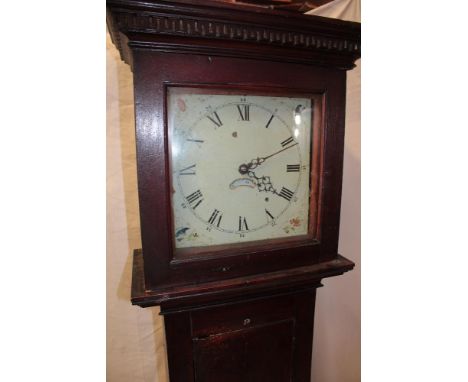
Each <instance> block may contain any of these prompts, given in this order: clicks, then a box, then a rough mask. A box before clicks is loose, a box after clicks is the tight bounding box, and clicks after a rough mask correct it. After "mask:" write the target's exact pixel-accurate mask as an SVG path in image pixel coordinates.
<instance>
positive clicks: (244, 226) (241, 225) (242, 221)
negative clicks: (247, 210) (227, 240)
mask: <svg viewBox="0 0 468 382" xmlns="http://www.w3.org/2000/svg"><path fill="white" fill-rule="evenodd" d="M248 230H249V226H248V225H247V219H246V218H245V217H242V216H239V231H248Z"/></svg>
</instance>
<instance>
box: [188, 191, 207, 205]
mask: <svg viewBox="0 0 468 382" xmlns="http://www.w3.org/2000/svg"><path fill="white" fill-rule="evenodd" d="M185 199H187V201H188V202H189V203H190V205H192V204H193V203H195V202H196V204H195V205H194V206H192V209H195V208H197V207H198V206H199V205H200V203H201V202H203V195H202V193H201V192H200V190H197V191H195V192H192V193H191V194H190V195H189V196H186V197H185ZM199 199H200V200H199ZM197 200H198V202H197Z"/></svg>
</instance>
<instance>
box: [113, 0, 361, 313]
mask: <svg viewBox="0 0 468 382" xmlns="http://www.w3.org/2000/svg"><path fill="white" fill-rule="evenodd" d="M107 23H108V28H109V31H110V34H111V37H112V40H113V42H114V44H115V45H116V46H117V47H118V49H119V51H120V54H121V57H122V59H123V60H124V61H125V62H126V63H128V64H129V65H130V66H131V68H132V71H133V76H134V97H135V125H136V142H137V171H138V193H139V205H140V220H141V238H142V250H136V251H135V255H134V264H133V286H132V302H133V303H134V304H138V305H140V306H151V305H155V304H160V303H161V302H165V304H166V308H167V307H169V308H170V306H169V305H168V303H169V302H171V301H174V302H180V301H183V300H184V299H190V301H191V304H194V303H195V302H196V301H199V302H200V301H207V300H209V299H212V298H214V297H215V296H217V295H223V296H226V295H229V294H232V295H239V294H244V293H247V292H249V291H251V292H252V293H253V291H255V292H259V291H267V290H269V289H275V290H278V289H277V288H279V287H284V288H290V287H293V286H295V287H298V286H301V285H306V284H311V283H313V284H314V285H316V286H317V285H318V283H319V281H320V279H322V278H323V277H329V276H334V275H338V274H341V273H343V272H345V271H348V270H350V269H352V268H353V266H354V264H353V263H352V262H351V261H349V260H347V259H345V258H344V257H342V256H340V255H339V254H338V253H337V250H338V235H339V220H340V204H341V186H342V171H343V150H344V121H345V97H346V70H349V69H351V68H353V67H354V62H355V60H356V59H357V58H359V56H360V24H358V23H353V22H346V21H341V20H334V19H327V18H322V17H317V16H304V15H296V14H291V13H288V12H282V11H273V10H269V9H264V8H258V7H249V6H239V5H236V6H234V5H229V4H221V3H218V2H209V1H204V2H195V1H145V2H143V1H131V0H107ZM169 86H184V87H201V88H203V87H206V88H211V87H214V88H218V89H225V90H230V89H235V90H236V91H241V92H245V93H246V94H249V93H250V92H253V93H258V92H261V93H264V94H272V95H281V94H286V95H287V94H314V95H316V94H318V95H320V96H321V100H322V118H321V126H320V128H321V140H320V146H319V148H318V149H319V152H320V170H319V173H318V174H315V176H317V180H318V184H319V198H318V211H319V212H318V215H317V218H318V226H319V228H320V229H319V231H320V232H319V235H318V237H317V239H314V238H309V239H307V240H305V241H302V242H300V243H297V242H296V243H293V244H287V242H286V244H283V245H281V244H278V242H276V241H272V242H271V243H268V242H267V243H262V244H261V245H258V246H252V245H251V244H249V245H248V247H246V248H236V249H234V250H232V249H230V248H232V247H230V246H226V248H225V249H224V250H221V251H217V252H215V253H209V252H208V253H205V254H204V255H198V256H195V257H184V258H178V257H177V256H176V255H175V249H174V246H173V228H172V216H171V210H172V208H171V194H170V192H171V190H170V172H169V168H170V167H169V147H168V128H167V105H166V96H167V89H168V87H169ZM235 247H236V246H235Z"/></svg>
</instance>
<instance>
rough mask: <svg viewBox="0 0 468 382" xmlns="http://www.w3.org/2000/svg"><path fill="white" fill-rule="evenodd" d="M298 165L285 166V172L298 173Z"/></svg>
mask: <svg viewBox="0 0 468 382" xmlns="http://www.w3.org/2000/svg"><path fill="white" fill-rule="evenodd" d="M300 167H301V166H300V165H298V164H288V165H286V171H287V172H298V171H299V169H300Z"/></svg>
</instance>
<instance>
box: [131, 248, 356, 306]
mask: <svg viewBox="0 0 468 382" xmlns="http://www.w3.org/2000/svg"><path fill="white" fill-rule="evenodd" d="M143 261H144V260H143V255H142V251H141V250H135V252H134V259H133V276H132V303H133V304H134V305H139V306H142V307H148V306H153V305H160V304H162V303H164V304H165V307H166V310H167V311H168V310H169V309H172V310H174V311H182V310H184V309H187V307H189V308H190V307H192V306H196V305H197V304H202V303H209V302H210V301H213V300H219V299H220V298H221V296H222V297H223V298H224V299H225V301H236V300H239V299H242V298H245V297H256V296H265V295H268V294H269V293H273V292H275V293H288V292H290V291H291V290H299V289H304V288H305V289H307V288H317V287H319V286H321V284H320V281H321V279H323V278H327V277H333V276H338V275H341V274H343V273H344V272H348V271H350V270H351V269H353V268H354V263H353V262H352V261H349V260H348V259H346V258H344V257H343V256H340V255H338V257H337V258H335V259H333V260H329V261H325V262H321V263H318V264H314V265H310V266H305V267H297V268H291V269H288V270H283V271H277V272H270V273H264V274H261V275H251V276H244V277H237V278H232V279H226V280H219V281H212V282H206V283H198V284H191V285H186V286H172V287H163V286H161V288H159V289H153V290H150V289H146V288H145V277H144V270H143V268H144V266H143Z"/></svg>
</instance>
